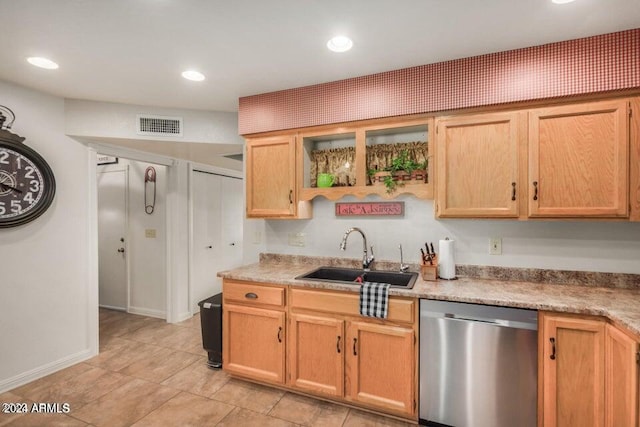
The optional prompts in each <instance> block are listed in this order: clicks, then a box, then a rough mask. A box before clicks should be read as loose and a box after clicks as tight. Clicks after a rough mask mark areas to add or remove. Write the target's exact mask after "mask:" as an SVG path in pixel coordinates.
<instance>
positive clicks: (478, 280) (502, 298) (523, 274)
mask: <svg viewBox="0 0 640 427" xmlns="http://www.w3.org/2000/svg"><path fill="white" fill-rule="evenodd" d="M358 263H359V261H358V260H351V259H343V258H326V257H306V256H291V255H277V254H261V256H260V262H259V263H256V264H250V265H246V266H242V267H239V268H235V269H233V270H228V271H222V272H219V273H218V276H220V277H223V278H228V279H234V280H246V281H252V282H258V283H272V284H278V285H290V286H302V287H309V288H317V289H333V290H340V291H347V292H358V287H357V286H354V285H349V284H342V283H329V282H319V281H314V280H297V279H295V277H296V276H298V275H301V274H304V273H307V272H308V271H311V270H313V269H315V268H318V267H320V266H323V265H333V266H342V267H358ZM396 268H397V263H385V262H376V263H375V265H374V268H373V269H375V270H383V269H389V270H392V269H396ZM411 271H419V270H418V266H417V265H413V266H412V268H411ZM456 274H457V275H458V276H459V278H458V279H457V280H437V281H433V282H432V281H424V280H422V278H421V277H418V280H417V281H416V283H415V285H414V287H413V289H400V288H391V289H390V290H389V294H390V295H398V296H404V297H412V298H427V299H434V300H446V301H457V302H467V303H476V304H489V305H498V306H505V307H519V308H530V309H536V310H548V311H557V312H564V313H576V314H588V315H595V316H604V317H607V318H608V319H610V320H611V321H612V322H614V323H615V324H617V325H619V326H622V327H624V328H626V329H628V330H629V331H630V332H632V333H634V334H636V335H638V336H640V275H629V274H620V275H618V274H613V273H610V274H608V273H585V272H559V271H549V270H531V269H511V268H497V267H490V268H488V269H483V268H481V267H480V268H479V267H475V266H468V267H465V266H457V267H456ZM487 277H499V279H497V278H487Z"/></svg>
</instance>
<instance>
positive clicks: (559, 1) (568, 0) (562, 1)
mask: <svg viewBox="0 0 640 427" xmlns="http://www.w3.org/2000/svg"><path fill="white" fill-rule="evenodd" d="M573 1H575V0H551V2H552V3H555V4H565V3H571V2H573Z"/></svg>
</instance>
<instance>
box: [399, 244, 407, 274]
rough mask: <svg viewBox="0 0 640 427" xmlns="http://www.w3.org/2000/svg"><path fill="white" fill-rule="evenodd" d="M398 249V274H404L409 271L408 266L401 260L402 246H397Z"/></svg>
mask: <svg viewBox="0 0 640 427" xmlns="http://www.w3.org/2000/svg"><path fill="white" fill-rule="evenodd" d="M398 249H400V273H406V272H407V271H408V270H409V265H407V264H405V263H404V259H403V258H402V245H398Z"/></svg>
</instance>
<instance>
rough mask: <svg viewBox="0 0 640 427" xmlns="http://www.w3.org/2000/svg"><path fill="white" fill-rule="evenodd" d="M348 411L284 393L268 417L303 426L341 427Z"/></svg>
mask: <svg viewBox="0 0 640 427" xmlns="http://www.w3.org/2000/svg"><path fill="white" fill-rule="evenodd" d="M348 412H349V409H348V408H346V407H344V406H340V405H336V404H333V403H328V402H323V401H321V400H316V399H312V398H310V397H305V396H300V395H296V394H293V393H286V394H285V395H284V396H283V397H282V399H280V401H279V402H278V403H277V404H276V406H274V407H273V409H272V410H271V412H269V415H270V416H272V417H276V418H281V419H283V420H286V421H290V422H292V423H295V424H299V425H303V426H318V427H325V426H326V427H330V426H336V427H340V426H342V423H344V420H345V418H346V417H347V413H348Z"/></svg>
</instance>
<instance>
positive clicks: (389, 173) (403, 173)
mask: <svg viewBox="0 0 640 427" xmlns="http://www.w3.org/2000/svg"><path fill="white" fill-rule="evenodd" d="M427 164H428V161H427V160H425V161H424V162H422V163H419V162H416V161H415V160H413V159H411V158H409V153H408V152H407V150H403V151H401V152H400V154H399V155H398V157H394V158H393V159H391V164H390V165H389V166H387V167H385V168H384V169H382V170H381V171H379V170H376V169H369V176H371V177H372V180H373V184H374V185H382V184H384V186H385V187H387V193H393V192H394V191H395V189H396V188H397V187H398V186H403V185H404V184H405V182H406V181H421V182H426V180H427Z"/></svg>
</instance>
